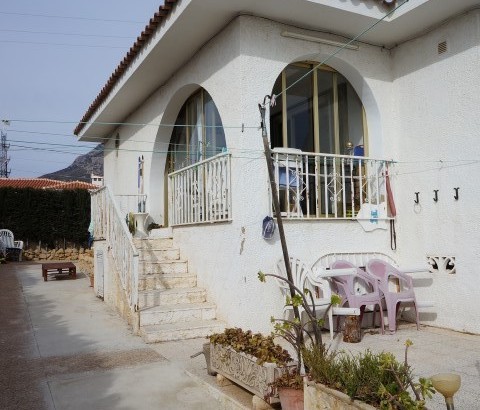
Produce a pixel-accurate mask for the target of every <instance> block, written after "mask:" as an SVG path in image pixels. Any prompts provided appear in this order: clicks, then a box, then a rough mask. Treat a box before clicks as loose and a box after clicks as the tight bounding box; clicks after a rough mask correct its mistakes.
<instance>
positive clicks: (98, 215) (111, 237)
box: [91, 186, 138, 310]
mask: <svg viewBox="0 0 480 410" xmlns="http://www.w3.org/2000/svg"><path fill="white" fill-rule="evenodd" d="M91 209H92V219H93V221H94V222H93V230H94V234H93V236H94V239H95V240H99V239H105V240H106V241H107V246H108V247H109V248H110V250H111V252H112V256H113V260H114V263H115V267H116V269H117V272H118V274H119V276H120V281H121V284H122V287H123V289H124V291H125V294H126V296H127V300H128V302H129V305H130V308H131V309H132V310H137V309H138V251H137V249H136V247H135V245H134V244H133V241H132V235H131V234H130V232H129V231H128V228H127V224H126V222H125V218H124V216H122V213H121V212H120V209H119V207H118V205H117V203H116V202H115V199H114V197H113V195H112V192H111V191H110V188H109V187H108V186H105V187H103V188H101V189H99V190H97V191H95V192H94V193H93V194H92V207H91Z"/></svg>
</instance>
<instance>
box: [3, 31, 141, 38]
mask: <svg viewBox="0 0 480 410" xmlns="http://www.w3.org/2000/svg"><path fill="white" fill-rule="evenodd" d="M0 32H6V33H24V34H47V35H52V36H73V37H94V38H96V37H100V38H121V39H132V36H114V35H108V34H82V33H64V32H54V31H31V30H10V29H0Z"/></svg>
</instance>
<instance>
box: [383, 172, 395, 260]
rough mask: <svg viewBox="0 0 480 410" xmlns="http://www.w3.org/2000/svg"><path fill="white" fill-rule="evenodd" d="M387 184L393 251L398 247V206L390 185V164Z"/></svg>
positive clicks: (386, 176)
mask: <svg viewBox="0 0 480 410" xmlns="http://www.w3.org/2000/svg"><path fill="white" fill-rule="evenodd" d="M385 186H386V189H387V202H388V207H387V212H388V216H389V217H391V218H392V219H390V248H391V249H392V251H394V250H396V249H397V232H396V231H395V219H394V218H395V217H396V216H397V208H396V207H395V200H394V199H393V192H392V187H391V186H390V176H389V175H388V164H387V168H386V170H385Z"/></svg>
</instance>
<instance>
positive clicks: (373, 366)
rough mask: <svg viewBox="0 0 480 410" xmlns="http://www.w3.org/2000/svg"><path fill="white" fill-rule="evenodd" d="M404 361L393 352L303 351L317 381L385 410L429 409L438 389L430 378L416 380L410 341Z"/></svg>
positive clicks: (311, 373) (408, 341) (306, 349)
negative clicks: (427, 406) (409, 354)
mask: <svg viewBox="0 0 480 410" xmlns="http://www.w3.org/2000/svg"><path fill="white" fill-rule="evenodd" d="M405 345H406V346H405V359H404V362H403V363H401V362H398V361H397V360H396V359H395V357H394V356H393V354H391V353H386V352H382V353H377V354H375V353H372V352H371V351H370V350H366V351H365V352H364V353H361V354H358V355H352V354H350V353H347V352H333V353H330V352H328V351H327V352H326V351H325V350H321V349H319V348H318V347H317V346H312V347H309V348H305V349H303V351H302V354H303V358H304V360H305V365H306V366H307V367H308V369H309V376H310V378H311V379H313V380H314V381H315V382H317V383H321V384H324V385H325V386H327V387H330V388H332V389H335V390H339V391H341V392H343V393H346V394H347V395H348V396H349V397H350V398H351V399H352V400H360V401H363V402H365V403H368V404H370V405H373V406H375V407H378V408H380V409H383V410H391V409H405V410H420V409H425V400H426V398H427V397H431V396H432V394H433V393H434V392H435V390H434V389H433V387H432V383H431V381H430V380H429V379H425V378H419V380H418V382H415V381H414V380H413V376H412V370H411V367H410V365H409V364H408V358H407V353H408V348H409V346H411V345H412V342H411V341H410V340H407V342H406V343H405Z"/></svg>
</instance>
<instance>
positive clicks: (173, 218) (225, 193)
mask: <svg viewBox="0 0 480 410" xmlns="http://www.w3.org/2000/svg"><path fill="white" fill-rule="evenodd" d="M168 198H169V201H168V202H169V204H168V206H169V207H168V215H169V224H170V226H175V225H187V224H198V223H213V222H224V221H229V220H231V219H232V190H231V155H230V154H229V153H221V154H218V155H215V156H214V157H212V158H209V159H206V160H204V161H200V162H198V163H196V164H194V165H190V166H188V167H186V168H183V169H181V170H178V171H175V172H172V173H171V174H169V175H168Z"/></svg>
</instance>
